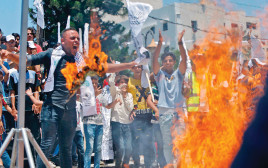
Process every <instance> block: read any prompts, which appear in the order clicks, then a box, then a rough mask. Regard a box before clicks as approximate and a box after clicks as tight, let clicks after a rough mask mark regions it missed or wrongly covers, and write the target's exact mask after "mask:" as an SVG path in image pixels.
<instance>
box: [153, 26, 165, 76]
mask: <svg viewBox="0 0 268 168" xmlns="http://www.w3.org/2000/svg"><path fill="white" fill-rule="evenodd" d="M162 43H163V37H162V34H161V31H160V30H159V41H158V44H157V47H156V49H155V52H154V55H153V71H154V74H155V75H156V74H158V72H159V70H160V64H159V62H158V58H159V54H160V51H161V47H162Z"/></svg>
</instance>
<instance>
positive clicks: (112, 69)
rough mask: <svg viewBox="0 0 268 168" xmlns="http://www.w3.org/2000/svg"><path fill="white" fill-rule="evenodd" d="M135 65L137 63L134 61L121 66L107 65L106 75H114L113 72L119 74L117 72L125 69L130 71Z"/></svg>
mask: <svg viewBox="0 0 268 168" xmlns="http://www.w3.org/2000/svg"><path fill="white" fill-rule="evenodd" d="M135 65H137V63H136V62H134V61H132V62H128V63H121V64H112V63H108V69H107V73H114V72H119V71H123V70H126V69H131V68H132V67H133V66H135Z"/></svg>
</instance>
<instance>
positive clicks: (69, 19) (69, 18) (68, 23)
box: [66, 15, 71, 29]
mask: <svg viewBox="0 0 268 168" xmlns="http://www.w3.org/2000/svg"><path fill="white" fill-rule="evenodd" d="M70 21H71V16H70V15H68V18H67V24H66V29H68V28H70Z"/></svg>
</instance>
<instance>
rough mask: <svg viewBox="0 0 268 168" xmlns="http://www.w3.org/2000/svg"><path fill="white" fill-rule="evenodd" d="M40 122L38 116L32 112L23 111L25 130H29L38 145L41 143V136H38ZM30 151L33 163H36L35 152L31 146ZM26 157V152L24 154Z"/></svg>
mask: <svg viewBox="0 0 268 168" xmlns="http://www.w3.org/2000/svg"><path fill="white" fill-rule="evenodd" d="M40 127H41V124H40V120H39V114H34V112H33V111H25V128H29V129H30V131H31V133H32V135H33V137H34V139H35V140H36V142H37V143H38V144H40V141H41V134H40ZM31 151H32V154H33V158H34V161H36V157H37V152H36V151H35V150H34V147H33V146H32V145H31ZM24 156H27V155H26V152H25V154H24Z"/></svg>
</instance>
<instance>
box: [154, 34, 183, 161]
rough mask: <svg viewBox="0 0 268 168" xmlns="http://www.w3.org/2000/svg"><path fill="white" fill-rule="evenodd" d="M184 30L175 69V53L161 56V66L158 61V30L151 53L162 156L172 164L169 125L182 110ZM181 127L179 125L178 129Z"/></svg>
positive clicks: (160, 45)
mask: <svg viewBox="0 0 268 168" xmlns="http://www.w3.org/2000/svg"><path fill="white" fill-rule="evenodd" d="M184 32H185V30H183V31H182V32H180V33H179V35H178V45H179V50H180V53H181V57H180V59H181V62H180V64H179V67H178V68H177V69H175V68H174V66H175V64H176V56H175V54H173V53H171V52H168V53H164V54H163V55H162V56H161V60H162V68H160V64H159V62H158V57H159V54H160V51H161V47H162V42H163V37H162V35H161V32H160V31H159V42H158V45H157V48H156V50H155V53H154V55H153V65H152V66H153V72H154V75H155V80H156V84H157V87H158V91H159V100H158V108H159V124H160V129H161V132H162V136H163V147H164V156H165V159H166V161H167V163H168V164H173V160H174V157H173V155H172V136H171V127H172V126H173V121H176V120H178V116H177V112H179V111H182V106H183V104H184V102H185V100H184V97H183V95H182V83H183V78H184V73H185V71H186V51H185V49H184V47H183V42H182V37H183V35H184ZM180 129H181V127H179V130H180Z"/></svg>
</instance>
